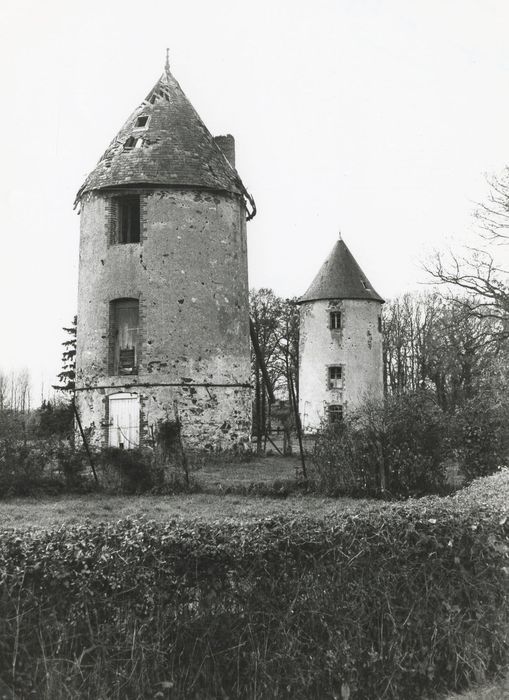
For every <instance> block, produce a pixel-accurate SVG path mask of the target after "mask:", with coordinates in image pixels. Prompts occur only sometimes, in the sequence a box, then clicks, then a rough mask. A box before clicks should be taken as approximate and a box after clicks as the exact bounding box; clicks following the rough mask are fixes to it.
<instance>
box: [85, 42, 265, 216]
mask: <svg viewBox="0 0 509 700" xmlns="http://www.w3.org/2000/svg"><path fill="white" fill-rule="evenodd" d="M161 91H162V94H163V93H164V95H165V96H166V98H167V99H169V97H170V96H173V97H176V102H177V105H180V106H181V107H182V106H183V107H184V109H185V110H187V111H188V115H187V118H188V119H189V118H190V120H191V122H192V123H193V124H195V125H196V126H197V127H198V132H199V133H200V134H201V136H202V137H203V138H204V139H205V140H204V142H203V143H204V144H205V145H206V147H207V148H209V149H212V150H209V153H208V156H209V158H207V159H205V160H204V161H203V164H205V165H206V166H207V167H208V169H209V170H211V172H213V171H212V168H211V165H212V167H213V166H214V163H218V162H220V170H219V172H217V171H216V173H214V177H215V178H216V181H217V185H216V186H214V183H213V182H209V183H207V182H205V180H207V179H210V178H207V177H205V178H203V177H201V176H200V172H198V171H197V170H195V172H194V173H192V175H191V177H190V178H189V177H187V176H186V175H188V174H187V173H184V178H183V179H182V180H181V181H179V179H178V176H177V178H175V179H173V177H172V178H171V179H169V178H167V177H165V175H164V173H163V171H162V172H161V176H160V177H158V178H156V179H155V180H153V179H152V178H150V176H149V177H148V178H147V179H144V180H143V179H138V177H139V173H136V172H134V173H133V172H131V173H130V177H129V178H128V179H126V178H125V176H123V175H122V178H120V173H119V172H118V170H119V168H118V167H117V168H116V170H115V168H112V170H111V175H112V177H111V178H110V181H109V182H105V181H104V180H105V179H106V178H105V177H104V173H101V172H100V169H101V167H103V170H104V163H105V161H108V159H110V162H111V160H113V163H115V159H116V157H117V156H118V155H119V153H118V152H117V151H118V148H119V147H122V145H123V144H124V140H123V139H122V138H119V136H120V135H122V134H124V133H127V132H130V131H132V122H133V120H134V118H135V117H136V115H139V114H140V113H141V112H143V111H144V109H145V108H146V107H148V108H152V107H153V106H154V104H155V101H156V99H157V98H158V96H159V97H160V94H159V93H161ZM145 133H147V132H145ZM214 152H215V154H216V155H215V156H214V155H213V154H214ZM217 157H219V158H220V161H217V160H216V158H217ZM107 167H108V169H109V167H110V163H107ZM191 172H192V168H191ZM203 172H205V173H206V175H208V174H209V173H208V171H207V170H205V171H203ZM203 172H202V173H201V174H203ZM153 174H154V173H153ZM180 176H182V173H180ZM101 180H102V181H101ZM121 186H126V187H137V186H140V187H150V186H155V187H172V186H182V187H190V188H200V189H202V188H203V189H210V190H214V191H216V192H221V191H228V192H230V193H231V194H236V195H241V196H242V197H243V199H244V206H245V209H246V220H247V221H250V220H251V219H253V218H254V216H255V215H256V211H257V209H256V203H255V201H254V198H253V196H252V195H251V194H250V193H249V191H248V190H247V188H246V186H245V185H244V183H243V182H242V179H241V177H240V175H239V173H238V171H237V169H236V167H235V166H234V165H233V164H232V163H231V162H230V160H229V159H228V157H227V155H226V154H225V153H224V151H223V150H222V149H221V148H220V146H219V144H218V143H217V142H216V140H215V138H214V137H213V136H212V134H211V133H210V131H209V130H208V128H207V126H206V124H205V122H204V121H203V120H202V118H201V117H200V115H199V114H198V112H197V111H196V109H195V107H194V105H193V104H192V102H191V101H190V100H189V99H188V97H187V96H186V94H185V92H184V91H183V90H182V87H181V86H180V83H179V82H178V80H177V79H176V78H175V77H174V75H173V74H172V73H171V71H170V68H169V62H168V55H167V60H166V65H165V69H164V72H163V73H162V75H161V76H160V77H159V79H158V80H157V81H156V83H155V85H154V86H153V87H152V89H151V90H150V91H149V92H148V94H147V96H146V97H145V99H143V100H142V101H141V102H140V103H139V105H138V106H137V107H136V109H135V110H134V111H133V112H132V113H131V114H130V116H129V117H128V118H127V120H126V121H125V122H124V124H123V126H122V128H121V129H120V131H119V132H117V133H116V135H115V136H114V137H113V139H112V140H111V141H110V144H109V145H108V147H107V148H106V150H105V151H104V153H103V154H102V156H101V158H100V159H99V161H98V163H97V164H96V166H95V167H94V168H93V169H92V170H91V171H90V172H89V173H88V174H87V176H86V177H85V180H84V182H83V184H82V185H81V187H80V188H79V189H78V191H77V193H76V196H75V199H74V204H73V209H76V207H78V205H79V203H80V201H81V199H82V197H83V196H84V194H86V193H87V192H92V191H101V190H105V189H107V188H108V189H109V188H116V187H121Z"/></svg>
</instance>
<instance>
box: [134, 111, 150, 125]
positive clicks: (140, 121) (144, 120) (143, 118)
mask: <svg viewBox="0 0 509 700" xmlns="http://www.w3.org/2000/svg"><path fill="white" fill-rule="evenodd" d="M147 125H148V114H140V116H139V117H138V118H137V119H136V124H135V125H134V126H135V128H136V129H143V128H145V127H146V126H147Z"/></svg>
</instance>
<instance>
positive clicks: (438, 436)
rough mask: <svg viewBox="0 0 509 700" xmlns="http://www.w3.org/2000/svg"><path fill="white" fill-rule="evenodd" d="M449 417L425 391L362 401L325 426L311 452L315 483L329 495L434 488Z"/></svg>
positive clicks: (440, 477) (438, 486) (440, 474)
mask: <svg viewBox="0 0 509 700" xmlns="http://www.w3.org/2000/svg"><path fill="white" fill-rule="evenodd" d="M447 435H448V418H447V416H446V414H445V413H444V412H443V411H442V410H441V409H440V408H439V407H438V405H437V404H436V403H435V401H434V400H433V398H432V397H431V396H430V395H428V394H427V393H425V392H416V393H414V394H403V395H401V396H390V397H387V398H386V399H385V400H384V401H383V402H372V401H368V402H366V403H365V404H364V405H363V406H362V407H361V408H359V410H357V411H356V412H354V413H353V414H351V415H349V416H347V417H346V418H345V420H344V421H342V422H341V423H337V424H332V425H328V426H325V427H324V430H323V431H322V432H321V434H320V435H319V437H318V439H317V442H316V445H315V451H314V459H313V462H314V470H315V474H316V478H317V483H318V488H319V489H320V490H321V491H323V492H325V493H328V494H331V495H337V494H339V493H346V494H350V495H359V494H363V495H380V494H384V495H387V494H391V495H396V496H408V495H422V494H426V493H438V492H440V491H441V490H442V489H443V488H444V484H445V466H444V465H445V459H446V457H447V455H448V452H449V449H450V446H449V440H448V437H447Z"/></svg>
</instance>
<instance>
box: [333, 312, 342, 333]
mask: <svg viewBox="0 0 509 700" xmlns="http://www.w3.org/2000/svg"><path fill="white" fill-rule="evenodd" d="M330 327H331V330H337V329H338V328H341V311H331V312H330Z"/></svg>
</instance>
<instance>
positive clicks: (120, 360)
mask: <svg viewBox="0 0 509 700" xmlns="http://www.w3.org/2000/svg"><path fill="white" fill-rule="evenodd" d="M139 324H140V302H139V300H138V299H114V300H113V301H111V302H110V362H109V365H110V373H111V374H117V375H126V374H138V354H139V350H138V346H139Z"/></svg>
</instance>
